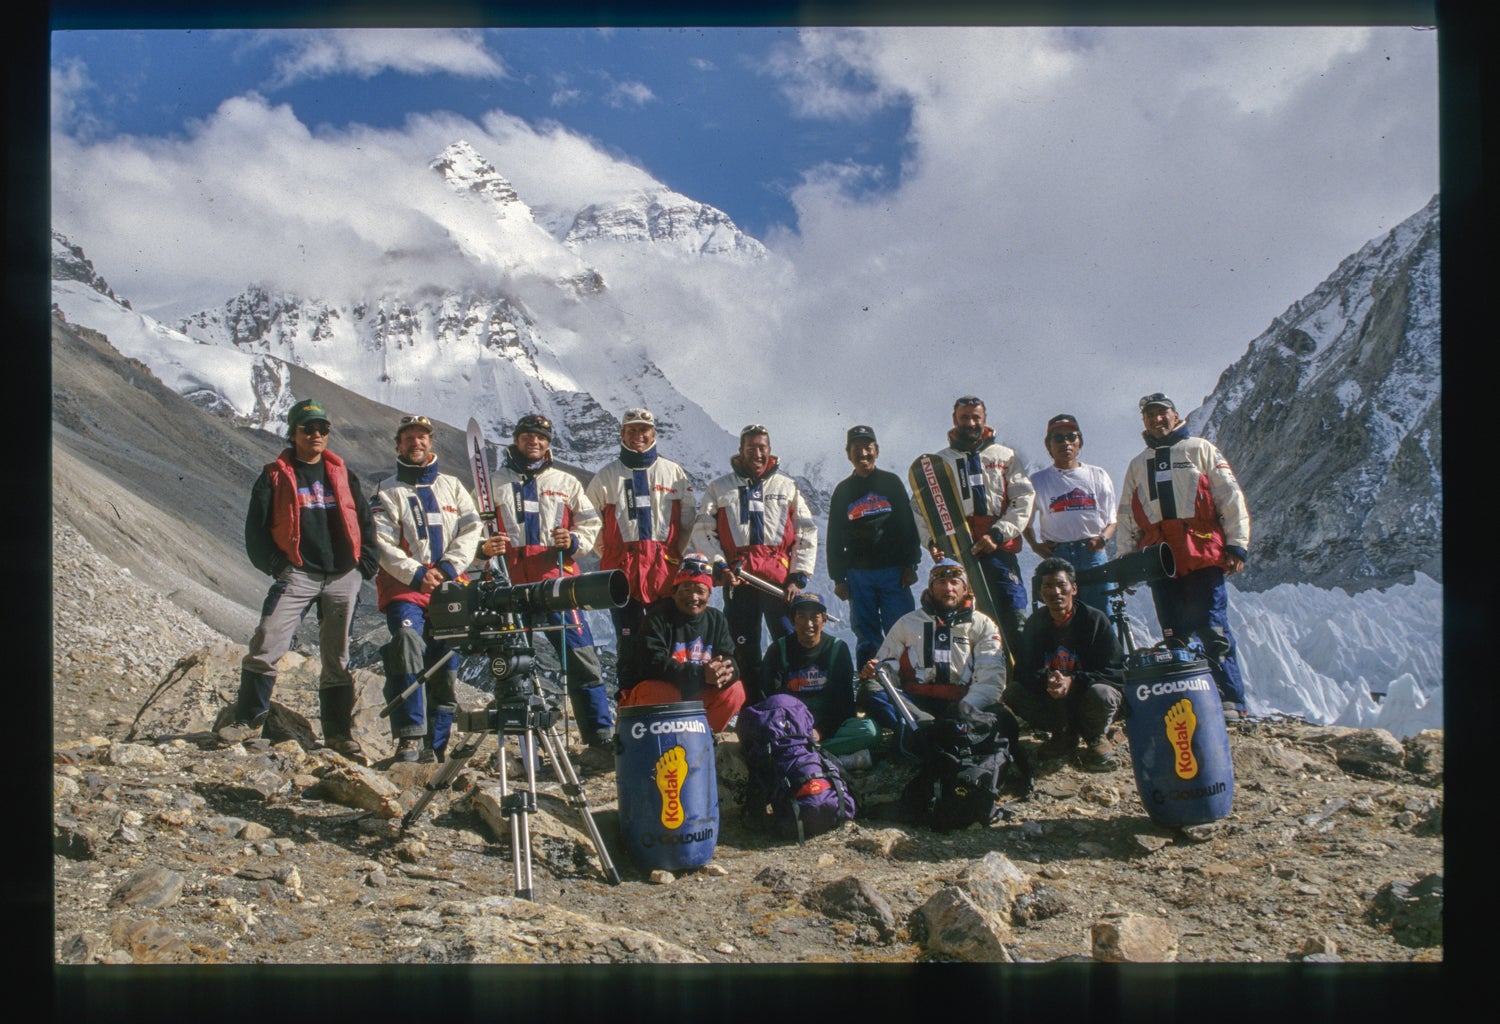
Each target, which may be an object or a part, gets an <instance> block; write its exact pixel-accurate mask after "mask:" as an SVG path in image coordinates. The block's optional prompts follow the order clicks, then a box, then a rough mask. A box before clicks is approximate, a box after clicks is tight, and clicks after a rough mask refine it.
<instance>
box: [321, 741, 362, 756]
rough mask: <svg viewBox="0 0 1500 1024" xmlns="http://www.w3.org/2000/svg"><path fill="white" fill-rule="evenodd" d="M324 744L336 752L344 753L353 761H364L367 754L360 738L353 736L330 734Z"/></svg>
mask: <svg viewBox="0 0 1500 1024" xmlns="http://www.w3.org/2000/svg"><path fill="white" fill-rule="evenodd" d="M323 746H325V747H327V748H328V749H329V750H331V751H333V752H334V753H335V754H342V755H343V756H344V757H347V758H348V759H349V760H351V761H362V760H364V756H365V748H364V747H362V746H360V745H359V740H357V739H355V738H354V737H352V736H329V737H327V738H326V739H325V740H324V742H323Z"/></svg>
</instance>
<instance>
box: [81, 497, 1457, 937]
mask: <svg viewBox="0 0 1500 1024" xmlns="http://www.w3.org/2000/svg"><path fill="white" fill-rule="evenodd" d="M53 542H54V545H55V554H54V557H55V559H57V560H59V562H61V561H66V563H67V564H68V565H69V566H70V569H71V571H69V572H67V573H59V574H58V576H57V595H56V600H55V611H54V622H53V627H54V636H55V648H54V660H53V671H54V676H53V701H54V723H53V724H54V737H53V745H54V754H53V761H54V775H53V795H54V822H53V837H54V858H53V863H54V899H55V906H54V910H55V919H54V925H55V932H54V943H55V946H54V948H55V955H56V958H57V960H58V962H59V963H62V964H99V963H114V964H120V963H137V964H144V963H179V964H180V963H200V964H201V963H226V962H233V963H257V964H327V963H342V964H348V963H392V962H397V963H522V964H543V963H548V964H552V963H570V964H582V963H700V964H746V963H763V964H764V963H793V962H795V963H804V964H806V963H840V964H855V963H885V964H889V963H911V962H916V961H923V960H984V961H1018V962H1036V961H1057V960H1061V959H1069V958H1084V959H1093V960H1126V961H1142V960H1146V961H1177V962H1183V961H1203V962H1240V963H1264V962H1276V961H1281V962H1293V961H1302V962H1304V963H1306V962H1339V961H1342V962H1346V963H1348V962H1357V961H1370V962H1381V963H1397V962H1429V963H1430V962H1437V961H1440V960H1441V959H1442V956H1443V934H1442V917H1441V908H1442V885H1443V881H1442V879H1443V837H1442V822H1443V802H1444V801H1443V789H1442V778H1443V743H1442V737H1441V733H1424V734H1422V735H1420V736H1417V737H1410V738H1405V739H1398V738H1396V737H1392V736H1390V735H1388V734H1385V733H1382V732H1380V731H1379V730H1366V731H1356V730H1349V729H1317V728H1309V727H1306V726H1302V725H1299V724H1297V723H1295V722H1290V721H1258V722H1253V723H1249V724H1246V725H1243V726H1240V727H1238V728H1237V730H1236V731H1235V732H1234V734H1233V736H1232V745H1233V752H1234V764H1235V774H1236V787H1237V788H1236V798H1235V806H1234V811H1233V813H1232V814H1231V815H1230V816H1229V817H1228V818H1227V819H1225V820H1223V821H1221V822H1218V823H1215V824H1214V825H1210V826H1200V827H1196V828H1192V829H1169V828H1163V827H1161V826H1158V825H1155V824H1153V823H1152V822H1151V821H1150V820H1149V819H1148V818H1147V817H1146V816H1145V815H1144V813H1143V812H1142V809H1141V806H1140V803H1139V801H1138V799H1137V797H1136V795H1135V790H1134V785H1133V782H1132V776H1131V774H1130V771H1129V769H1128V767H1125V768H1121V769H1117V770H1116V771H1113V772H1109V773H1105V774H1097V775H1093V774H1083V773H1081V772H1080V771H1079V770H1077V769H1076V768H1075V767H1073V766H1070V765H1064V764H1060V763H1054V764H1051V765H1048V766H1044V768H1043V770H1042V772H1041V775H1040V779H1039V781H1038V786H1037V791H1036V793H1035V795H1034V796H1033V797H1032V798H1031V799H1030V800H1024V801H1022V800H1017V801H1015V802H1013V803H1011V804H1010V805H1009V806H1008V808H1007V810H1008V815H1007V817H1006V819H1005V820H1004V821H1003V822H1002V823H998V824H996V825H994V826H991V827H989V828H978V827H976V828H972V829H970V830H968V831H964V832H959V833H952V834H947V835H941V834H936V833H933V832H930V831H928V830H926V829H924V828H920V827H917V826H913V825H908V824H904V823H902V822H900V821H898V820H894V819H893V818H892V817H891V811H892V807H893V803H892V802H893V800H894V798H895V796H896V795H897V793H899V790H900V786H901V784H902V782H903V781H904V778H905V777H906V774H907V772H908V770H907V769H903V768H902V767H900V766H899V765H894V764H890V763H886V764H883V765H880V766H877V767H876V768H875V769H874V770H872V771H869V772H865V773H861V774H859V775H857V776H856V785H857V787H858V789H859V790H860V791H861V793H862V795H863V797H864V799H865V801H866V813H865V814H863V815H862V816H861V819H860V820H859V821H858V822H857V823H853V824H850V825H847V826H845V828H844V830H842V831H839V832H835V833H831V834H828V835H824V836H820V837H817V838H815V839H813V840H810V841H809V842H808V843H807V844H806V845H804V846H801V847H798V846H796V845H795V844H788V843H783V842H780V841H774V840H771V839H769V838H767V837H765V836H763V835H760V834H756V833H752V832H750V831H747V830H746V828H745V827H744V826H743V825H742V824H741V823H740V821H739V819H738V817H737V814H736V806H737V805H736V802H735V795H736V785H737V780H738V779H739V778H741V776H742V769H740V767H739V759H738V752H737V750H736V747H735V744H734V742H733V740H732V739H730V738H727V737H726V738H725V739H724V741H723V742H721V743H720V745H719V748H718V751H717V753H718V761H719V782H720V790H721V798H722V800H723V803H722V806H721V829H720V836H719V840H718V846H717V851H716V855H715V859H714V861H713V863H712V865H710V867H708V868H707V869H705V870H700V871H695V872H689V873H682V874H681V875H678V876H673V875H670V874H668V875H664V876H651V875H648V874H646V873H644V872H642V871H640V870H638V869H637V868H635V866H634V865H632V864H631V863H630V861H629V858H628V854H627V853H626V851H625V850H624V849H623V848H622V847H621V846H620V843H619V833H618V814H617V804H616V796H615V789H614V778H613V772H612V765H611V764H609V763H608V762H607V761H606V762H601V761H598V760H591V759H590V757H589V756H588V755H586V754H585V753H584V752H583V751H582V750H581V749H580V748H578V747H577V746H576V745H575V746H574V747H573V748H572V749H573V756H574V759H575V763H577V764H578V765H579V766H580V771H581V773H582V774H583V776H584V787H585V792H586V794H587V796H588V799H589V801H590V804H591V806H592V808H593V809H594V812H595V820H596V821H597V823H598V825H599V828H600V830H601V832H602V834H603V835H604V837H605V841H606V849H607V850H608V851H609V853H610V856H611V858H612V859H613V861H614V863H615V864H616V865H617V866H618V867H619V869H620V872H621V874H622V875H623V881H622V883H621V884H620V885H618V886H610V885H607V884H606V883H605V881H604V880H603V878H602V877H601V873H600V869H599V863H598V860H597V858H596V857H595V855H594V851H593V848H592V845H591V843H590V842H589V841H588V839H587V837H586V835H585V833H584V832H583V831H582V830H581V826H582V821H581V819H580V818H579V816H578V813H577V811H576V810H574V809H573V808H571V807H569V806H568V805H567V804H566V802H565V800H564V799H563V798H562V796H561V794H560V792H559V790H558V787H557V785H556V784H555V782H551V781H548V782H546V783H545V784H544V785H542V786H541V793H540V796H539V804H540V810H539V812H538V813H537V814H536V815H534V816H533V838H532V849H533V866H534V870H535V872H536V877H535V888H536V900H535V901H534V902H527V901H524V900H518V899H516V898H514V897H513V895H512V891H513V888H514V882H513V876H512V873H511V872H512V864H511V855H510V843H509V839H508V833H507V827H508V826H507V825H506V824H505V821H504V819H503V817H502V816H501V815H500V814H499V813H498V809H497V800H498V794H497V791H496V785H497V780H496V778H495V777H494V776H493V775H492V774H491V772H490V763H489V762H490V759H489V758H488V756H487V752H488V751H491V750H493V745H492V744H493V741H489V744H490V745H489V746H487V747H486V753H485V754H482V755H481V756H480V757H477V758H475V759H474V760H473V761H471V762H470V764H469V766H468V768H466V769H465V770H464V772H463V773H461V774H460V775H459V777H458V778H457V780H456V781H455V783H454V785H453V787H452V788H451V789H449V790H447V791H444V792H442V793H440V794H439V795H438V796H437V797H436V798H435V799H434V800H433V802H432V804H431V806H430V807H429V808H428V811H427V812H426V813H425V814H424V815H423V816H422V818H421V820H419V821H418V822H416V823H415V824H414V826H413V828H412V829H411V830H410V831H407V832H403V831H402V830H401V829H400V827H399V824H398V820H399V818H400V816H401V814H402V813H403V811H404V809H406V808H409V807H410V806H411V805H412V801H413V800H414V799H415V798H416V797H417V795H418V794H419V793H420V792H421V787H422V785H423V783H424V781H425V780H426V778H427V777H429V776H430V773H431V771H432V768H431V767H430V766H425V765H400V766H395V767H394V768H392V767H389V766H385V767H382V765H383V762H377V765H376V767H375V768H373V769H371V768H365V767H362V766H358V765H355V764H353V763H352V762H348V761H345V760H344V759H342V758H340V757H338V756H337V755H334V754H332V753H330V752H328V751H326V750H321V749H319V748H318V746H317V744H316V741H315V737H314V733H315V731H316V729H315V727H309V726H308V725H307V721H306V720H307V719H311V720H312V721H313V722H315V721H316V705H315V692H314V689H315V673H316V667H315V664H314V663H309V662H304V661H302V660H301V659H300V658H299V657H298V656H297V655H295V654H294V655H289V656H288V659H287V661H286V662H285V663H284V665H283V675H282V681H281V683H280V685H279V687H278V691H277V700H278V705H279V706H278V708H277V712H276V720H277V723H278V730H279V731H278V732H277V733H276V735H274V736H273V737H271V738H270V739H256V740H252V741H249V742H247V743H245V744H243V745H234V746H230V747H223V746H220V745H219V744H218V743H217V741H216V740H214V739H213V737H212V736H211V734H210V731H209V730H210V729H211V727H212V726H213V724H214V720H215V718H216V716H217V715H218V714H220V713H221V711H222V708H223V706H224V702H225V700H227V699H228V698H229V697H230V696H231V695H232V693H233V688H234V683H235V679H236V678H237V675H236V673H237V659H238V657H239V655H240V653H242V649H241V648H239V647H238V645H236V644H233V643H230V642H228V641H227V640H225V639H224V638H223V637H220V636H217V635H216V634H214V633H213V631H211V630H209V629H208V628H207V627H205V626H203V625H202V624H201V623H200V622H198V621H197V620H195V619H194V618H193V617H191V616H189V615H187V614H186V613H184V612H182V611H181V610H180V609H178V608H176V607H175V606H174V605H172V604H171V603H170V602H169V601H166V600H165V599H164V598H163V597H162V596H161V595H160V594H159V593H158V592H157V591H156V590H154V589H152V588H150V587H148V586H146V585H144V584H143V583H141V582H140V581H139V580H138V579H136V578H135V576H134V575H133V574H131V573H128V572H126V571H124V570H122V569H120V568H119V567H118V566H116V565H114V564H113V563H112V562H110V561H109V560H108V559H106V558H103V557H102V556H101V555H100V554H99V553H98V552H97V551H96V550H95V549H94V548H93V547H92V545H90V544H89V543H88V542H87V541H86V540H84V539H83V538H82V537H81V536H79V535H78V534H76V533H74V532H73V531H70V530H68V529H66V528H62V527H59V528H58V529H56V530H55V531H54V536H53ZM359 678H360V682H361V688H362V689H361V705H360V706H361V711H360V725H359V732H358V734H359V735H360V736H361V738H362V739H363V741H364V742H365V746H366V749H367V750H368V751H369V752H370V753H371V754H372V755H374V756H376V757H382V756H385V755H388V753H389V749H390V741H389V739H388V738H386V737H384V736H383V735H382V734H381V732H380V730H379V728H378V725H379V722H378V720H377V719H376V718H375V717H374V716H375V710H376V709H377V708H378V706H379V702H380V697H379V686H380V680H379V678H378V677H377V676H374V675H371V674H369V673H367V672H365V671H364V670H361V671H360V674H359ZM464 698H465V703H466V704H467V705H468V706H471V707H472V706H477V704H476V703H475V702H477V701H478V699H479V695H478V694H476V693H474V692H473V691H466V692H465V694H464ZM1038 739H1039V737H1035V736H1030V735H1028V736H1027V737H1026V738H1025V740H1024V741H1023V742H1024V743H1025V745H1026V746H1027V747H1029V748H1034V747H1035V745H1036V744H1037V742H1038ZM543 777H544V779H550V775H548V774H547V773H546V772H545V771H544V773H543Z"/></svg>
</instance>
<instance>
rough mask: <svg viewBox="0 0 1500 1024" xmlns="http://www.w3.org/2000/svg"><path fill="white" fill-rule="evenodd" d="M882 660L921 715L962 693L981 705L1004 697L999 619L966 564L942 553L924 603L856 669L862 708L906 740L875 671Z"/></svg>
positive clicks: (966, 699)
mask: <svg viewBox="0 0 1500 1024" xmlns="http://www.w3.org/2000/svg"><path fill="white" fill-rule="evenodd" d="M882 664H884V665H886V666H887V667H888V668H890V669H894V670H895V673H896V684H897V686H898V688H899V689H900V690H901V692H902V694H903V695H904V696H905V698H906V700H907V702H908V703H909V704H911V705H914V707H915V710H916V717H917V718H918V719H919V720H928V719H931V718H932V717H933V716H936V715H940V714H942V713H944V711H945V705H949V704H952V703H955V702H958V701H963V702H965V703H968V704H971V705H973V706H974V707H976V708H979V709H980V710H981V711H988V710H990V709H992V708H994V707H995V705H998V704H999V703H1000V695H1001V690H1002V687H1003V685H1004V682H1005V650H1004V644H1003V642H1002V640H1001V637H1000V627H999V626H997V625H996V624H995V623H994V622H992V621H991V620H990V619H989V617H988V616H986V615H985V614H984V613H983V612H980V611H977V610H976V609H975V608H974V597H973V594H972V593H971V592H970V590H969V581H968V577H966V576H965V575H964V569H963V566H961V565H959V564H958V563H957V562H955V561H953V560H952V559H947V558H944V559H939V560H938V563H937V564H936V565H934V566H933V567H932V571H931V572H930V573H929V575H928V577H927V589H926V590H924V591H923V592H922V598H921V606H920V607H918V608H917V609H915V610H914V611H911V612H909V613H907V614H906V615H903V616H902V617H901V618H900V619H899V620H898V621H897V622H896V624H895V625H894V626H892V627H891V631H890V632H889V633H887V634H886V636H885V641H884V642H883V643H882V644H881V645H880V650H879V651H878V652H877V653H876V655H875V657H873V658H871V659H870V660H869V661H866V662H865V663H864V665H863V666H861V668H860V670H859V677H860V679H862V680H864V682H863V684H862V688H861V694H860V697H861V700H862V701H863V703H864V706H865V709H866V710H867V711H868V712H869V715H870V717H871V718H873V719H874V720H875V722H876V723H877V724H879V725H881V726H884V727H886V728H889V729H894V730H895V731H896V732H897V735H898V740H897V743H898V745H901V744H902V740H901V739H900V736H901V732H902V720H901V718H900V713H899V711H898V710H897V709H896V707H895V705H894V704H892V703H891V699H890V696H889V695H888V694H887V693H886V691H885V689H884V688H883V687H882V686H881V685H880V683H879V681H878V680H877V679H876V675H875V674H876V670H877V669H878V667H879V666H880V665H882Z"/></svg>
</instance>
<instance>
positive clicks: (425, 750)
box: [417, 743, 438, 764]
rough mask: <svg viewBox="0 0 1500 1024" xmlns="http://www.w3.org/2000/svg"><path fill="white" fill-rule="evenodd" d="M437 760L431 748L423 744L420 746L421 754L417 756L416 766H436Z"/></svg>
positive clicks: (434, 751)
mask: <svg viewBox="0 0 1500 1024" xmlns="http://www.w3.org/2000/svg"><path fill="white" fill-rule="evenodd" d="M437 759H438V756H437V751H436V750H433V749H432V748H431V747H429V746H428V745H427V744H425V743H424V744H422V751H421V753H419V754H418V755H417V763H418V764H436V763H437Z"/></svg>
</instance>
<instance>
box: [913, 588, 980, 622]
mask: <svg viewBox="0 0 1500 1024" xmlns="http://www.w3.org/2000/svg"><path fill="white" fill-rule="evenodd" d="M922 610H923V611H924V612H926V613H927V614H928V615H931V616H932V617H933V618H934V619H936V620H937V621H938V622H939V623H941V624H942V625H944V626H955V625H957V624H958V623H960V622H968V621H969V620H970V619H972V618H973V617H974V595H973V594H970V595H969V596H968V597H966V598H964V599H963V601H962V602H960V604H959V606H958V607H957V608H955V609H953V610H952V611H951V612H950V611H944V610H943V609H941V608H939V607H938V606H937V602H936V601H934V600H933V599H932V595H931V594H929V593H928V592H927V591H925V590H924V591H922Z"/></svg>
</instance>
